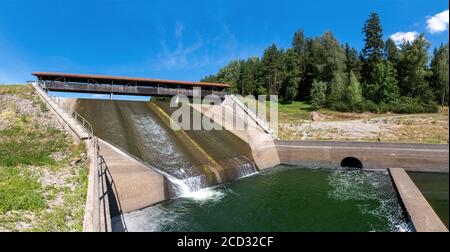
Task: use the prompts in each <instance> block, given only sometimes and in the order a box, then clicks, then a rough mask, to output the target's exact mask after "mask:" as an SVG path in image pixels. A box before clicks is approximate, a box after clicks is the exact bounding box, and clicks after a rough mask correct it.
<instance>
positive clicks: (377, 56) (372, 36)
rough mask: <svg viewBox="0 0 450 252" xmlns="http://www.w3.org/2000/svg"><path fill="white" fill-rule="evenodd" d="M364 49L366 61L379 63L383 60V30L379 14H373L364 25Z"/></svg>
mask: <svg viewBox="0 0 450 252" xmlns="http://www.w3.org/2000/svg"><path fill="white" fill-rule="evenodd" d="M363 32H364V35H365V38H364V43H365V45H364V48H363V50H362V53H363V55H364V59H366V61H369V62H372V63H378V62H380V61H381V60H382V59H383V48H384V43H383V29H382V28H381V22H380V17H379V16H378V14H377V13H371V14H370V16H369V19H368V20H367V21H366V23H365V24H364V28H363Z"/></svg>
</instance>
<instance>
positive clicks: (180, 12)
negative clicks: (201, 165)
mask: <svg viewBox="0 0 450 252" xmlns="http://www.w3.org/2000/svg"><path fill="white" fill-rule="evenodd" d="M445 10H447V13H446V15H447V16H446V17H445V13H443V14H441V15H440V16H435V15H437V14H438V13H441V12H443V11H445ZM372 11H376V12H377V13H378V14H379V15H380V17H381V21H382V25H383V29H384V37H385V38H387V37H389V36H391V35H393V34H395V38H399V39H402V38H410V37H413V36H415V34H418V33H422V32H423V33H425V36H426V38H427V39H428V40H429V41H430V42H431V44H432V46H436V45H439V44H440V43H447V42H448V2H447V1H446V0H439V1H437V0H367V1H356V0H348V1H345V0H342V1H331V0H330V1H326V0H314V1H284V0H276V1H265V0H259V1H243V0H241V1H238V0H227V1H224V0H210V1H206V0H205V1H200V0H198V1H196V0H190V1H181V0H180V1H175V0H172V1H162V0H160V1H130V0H129V1H122V0H109V1H107V0H104V1H93V0H91V1H82V0H78V1H69V0H66V1H58V0H40V1H21V0H0V83H18V82H25V81H26V80H30V79H33V77H32V76H31V75H30V73H31V72H33V71H58V72H71V73H94V74H109V75H125V76H137V77H153V78H162V79H180V80H193V81H194V80H199V79H200V78H202V77H203V76H205V75H208V74H212V73H215V72H216V71H217V70H218V69H219V68H220V67H222V66H224V65H225V64H226V63H227V62H229V61H230V60H232V59H240V58H246V57H249V56H255V55H256V56H260V55H261V54H262V52H263V50H264V48H265V47H267V46H268V45H270V44H271V43H276V44H277V45H279V46H281V47H283V48H287V47H289V46H290V43H291V39H292V35H293V33H294V32H295V31H296V30H297V29H299V28H303V29H304V31H305V33H306V35H307V36H317V35H320V34H322V33H323V32H325V31H327V30H331V31H333V33H334V34H335V36H336V37H337V38H338V40H339V41H341V42H348V43H349V44H351V45H352V46H354V47H356V48H357V49H358V50H359V49H361V48H362V46H363V35H362V34H361V29H362V25H363V23H364V21H365V20H366V19H367V17H368V15H369V13H370V12H372ZM433 16H435V17H434V18H433ZM427 20H429V21H428V23H427ZM427 26H428V28H427ZM398 32H400V33H398Z"/></svg>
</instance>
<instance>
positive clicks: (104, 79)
mask: <svg viewBox="0 0 450 252" xmlns="http://www.w3.org/2000/svg"><path fill="white" fill-rule="evenodd" d="M32 75H34V76H36V77H38V79H40V80H61V79H63V78H64V79H65V81H67V82H81V83H87V82H89V81H90V82H92V81H95V82H98V83H102V84H106V83H108V84H109V83H114V84H118V85H120V84H124V85H126V84H129V83H131V82H137V83H139V85H143V86H145V85H154V84H163V85H185V86H186V85H187V86H200V87H218V88H229V87H231V86H230V85H229V84H223V83H212V82H197V81H178V80H161V79H153V78H136V77H125V76H109V75H96V74H73V73H56V72H33V73H32Z"/></svg>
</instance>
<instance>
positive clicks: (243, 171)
mask: <svg viewBox="0 0 450 252" xmlns="http://www.w3.org/2000/svg"><path fill="white" fill-rule="evenodd" d="M235 169H236V171H237V172H238V178H242V177H247V176H249V175H252V174H253V173H255V172H257V170H256V166H255V163H253V162H246V163H243V164H240V165H238V166H236V168H235Z"/></svg>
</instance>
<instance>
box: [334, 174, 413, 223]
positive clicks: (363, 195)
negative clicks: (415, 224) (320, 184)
mask: <svg viewBox="0 0 450 252" xmlns="http://www.w3.org/2000/svg"><path fill="white" fill-rule="evenodd" d="M328 179H329V185H331V186H332V187H333V190H332V191H331V192H329V197H331V198H333V199H336V200H341V201H345V200H375V201H377V202H378V204H379V205H378V207H376V208H375V209H371V208H368V207H367V206H366V205H364V204H362V205H359V208H360V211H361V212H362V213H364V214H370V215H373V216H376V217H377V218H384V219H386V220H387V221H388V225H389V228H390V230H392V231H397V232H407V231H411V227H410V225H409V223H408V222H405V221H404V220H403V216H402V209H401V207H400V204H399V203H398V201H397V196H396V193H395V191H394V189H393V186H392V184H391V183H392V182H391V180H390V179H389V175H388V173H387V171H361V170H356V169H341V170H334V171H332V172H331V173H330V175H329V177H328ZM373 231H376V230H373Z"/></svg>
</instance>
